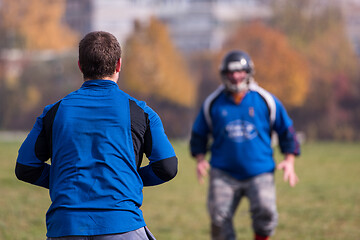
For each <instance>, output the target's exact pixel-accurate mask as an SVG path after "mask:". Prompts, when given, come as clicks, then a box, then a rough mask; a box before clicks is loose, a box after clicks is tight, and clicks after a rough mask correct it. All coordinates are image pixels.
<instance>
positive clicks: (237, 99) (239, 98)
mask: <svg viewBox="0 0 360 240" xmlns="http://www.w3.org/2000/svg"><path fill="white" fill-rule="evenodd" d="M245 94H246V91H241V92H233V93H231V96H232V98H233V99H234V102H235V103H236V104H237V105H239V104H240V103H241V101H242V100H243V98H244V96H245Z"/></svg>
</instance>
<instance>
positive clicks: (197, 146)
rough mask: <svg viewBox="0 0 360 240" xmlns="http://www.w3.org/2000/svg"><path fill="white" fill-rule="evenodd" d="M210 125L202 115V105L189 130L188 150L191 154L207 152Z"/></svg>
mask: <svg viewBox="0 0 360 240" xmlns="http://www.w3.org/2000/svg"><path fill="white" fill-rule="evenodd" d="M209 133H210V127H209V126H208V124H207V121H206V119H205V115H204V106H203V107H202V108H201V110H200V112H199V114H198V115H197V117H196V119H195V122H194V124H193V127H192V131H191V138H190V152H191V155H192V156H196V155H198V154H205V153H206V152H207V145H208V135H209Z"/></svg>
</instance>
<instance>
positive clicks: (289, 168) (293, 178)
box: [277, 154, 299, 187]
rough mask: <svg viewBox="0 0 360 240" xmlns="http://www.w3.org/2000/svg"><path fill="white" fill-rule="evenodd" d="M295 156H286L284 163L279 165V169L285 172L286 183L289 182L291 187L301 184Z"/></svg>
mask: <svg viewBox="0 0 360 240" xmlns="http://www.w3.org/2000/svg"><path fill="white" fill-rule="evenodd" d="M294 165H295V156H294V155H293V154H286V156H285V159H284V161H282V162H281V163H279V165H278V166H277V169H279V170H284V181H285V182H287V181H289V184H290V186H291V187H295V185H296V184H297V183H298V182H299V178H298V176H297V175H296V173H295V166H294Z"/></svg>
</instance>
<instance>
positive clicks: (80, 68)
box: [78, 61, 82, 72]
mask: <svg viewBox="0 0 360 240" xmlns="http://www.w3.org/2000/svg"><path fill="white" fill-rule="evenodd" d="M78 67H79V69H80V71H81V72H82V70H81V66H80V61H78Z"/></svg>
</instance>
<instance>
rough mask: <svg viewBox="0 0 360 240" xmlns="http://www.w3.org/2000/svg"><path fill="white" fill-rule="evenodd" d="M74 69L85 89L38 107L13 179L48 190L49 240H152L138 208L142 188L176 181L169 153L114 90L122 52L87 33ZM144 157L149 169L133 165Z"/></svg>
mask: <svg viewBox="0 0 360 240" xmlns="http://www.w3.org/2000/svg"><path fill="white" fill-rule="evenodd" d="M78 65H79V68H80V70H81V72H82V73H83V78H84V83H83V84H82V86H81V88H80V89H78V90H77V91H75V92H72V93H70V94H69V95H67V96H66V97H64V98H63V99H61V100H59V101H58V102H56V103H54V104H52V105H49V106H47V107H45V109H44V112H43V114H42V115H41V116H40V117H38V118H37V120H36V123H35V125H34V127H33V129H32V130H31V132H30V133H29V135H28V136H27V138H26V139H25V141H24V142H23V144H22V146H21V147H20V150H19V155H18V158H17V163H16V169H15V173H16V176H17V177H18V179H20V180H22V181H25V182H28V183H31V184H34V185H38V186H41V187H44V188H48V189H49V193H50V198H51V201H52V203H51V206H50V208H49V210H48V212H47V214H46V224H47V237H48V239H49V240H57V239H58V240H59V239H68V240H80V239H81V240H85V239H94V240H95V239H96V240H105V239H106V240H120V239H139V240H140V239H155V238H154V237H153V235H152V234H151V233H150V231H149V230H148V229H147V228H146V224H145V221H144V218H143V215H142V211H141V210H140V206H141V204H142V200H143V196H142V189H143V186H153V185H158V184H162V183H164V182H167V181H169V180H171V179H172V178H174V177H175V175H176V173H177V158H176V156H175V152H174V149H173V147H172V145H171V144H170V142H169V140H168V138H167V136H166V135H165V132H164V128H163V125H162V123H161V120H160V118H159V116H158V115H157V114H156V113H155V112H154V111H153V110H152V109H151V108H150V107H148V106H147V105H146V104H145V102H142V101H138V100H136V99H134V98H132V97H131V96H129V95H128V94H126V93H125V92H123V91H122V90H120V89H119V87H118V85H117V81H118V78H119V73H120V70H121V47H120V44H119V43H118V41H117V40H116V38H115V37H114V36H113V35H112V34H110V33H107V32H101V31H99V32H91V33H89V34H87V35H86V36H85V37H84V38H83V39H82V40H81V41H80V44H79V62H78ZM143 154H145V155H146V156H147V158H148V159H149V164H148V165H146V166H143V167H140V166H141V162H142V158H143ZM49 159H51V164H47V163H46V162H47V161H48V160H49Z"/></svg>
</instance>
